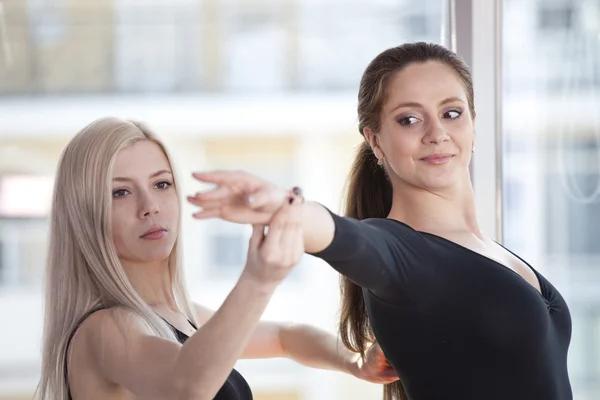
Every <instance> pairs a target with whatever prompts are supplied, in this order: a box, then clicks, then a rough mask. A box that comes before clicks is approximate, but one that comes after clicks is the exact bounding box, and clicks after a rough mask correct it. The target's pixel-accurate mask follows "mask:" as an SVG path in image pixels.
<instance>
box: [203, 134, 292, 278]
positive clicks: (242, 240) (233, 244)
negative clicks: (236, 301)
mask: <svg viewBox="0 0 600 400" xmlns="http://www.w3.org/2000/svg"><path fill="white" fill-rule="evenodd" d="M205 147H206V149H205V151H206V154H208V155H209V156H208V157H209V160H208V163H209V168H210V169H232V168H233V169H241V170H246V171H248V172H250V173H253V174H256V175H257V176H260V177H262V178H264V179H267V180H269V181H271V182H274V183H275V184H278V185H281V186H283V187H288V186H290V184H293V182H294V176H295V172H294V156H293V155H294V142H293V140H290V139H285V138H283V139H282V138H273V139H265V138H250V139H231V140H228V139H224V140H209V141H207V142H206V145H205ZM205 224H206V225H205V226H206V229H205V232H207V234H208V238H207V240H208V241H207V243H208V246H206V251H205V260H206V261H205V262H206V265H207V273H208V275H209V276H210V277H222V278H231V277H232V276H235V275H238V274H239V273H240V272H241V270H242V268H243V267H244V264H245V262H246V254H247V251H248V240H249V239H250V235H251V233H252V229H251V227H250V226H247V225H239V224H233V223H229V222H225V221H220V220H208V221H205ZM296 270H297V268H296V269H295V271H296Z"/></svg>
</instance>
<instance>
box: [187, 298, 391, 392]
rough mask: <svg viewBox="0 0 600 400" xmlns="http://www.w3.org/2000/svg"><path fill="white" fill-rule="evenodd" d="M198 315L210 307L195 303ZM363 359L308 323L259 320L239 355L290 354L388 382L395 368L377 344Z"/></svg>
mask: <svg viewBox="0 0 600 400" xmlns="http://www.w3.org/2000/svg"><path fill="white" fill-rule="evenodd" d="M195 306H196V311H197V314H198V319H199V320H200V321H201V322H202V321H206V320H208V319H210V317H211V316H212V314H213V311H212V310H210V309H208V308H206V307H203V306H201V305H198V304H196V305H195ZM367 353H368V355H367V360H366V362H365V363H363V361H362V360H361V359H360V356H359V355H358V354H356V353H353V352H351V351H350V350H348V349H346V348H345V347H344V346H343V344H342V342H341V340H339V339H338V338H337V337H336V336H334V335H332V334H330V333H329V332H327V331H324V330H322V329H319V328H316V327H314V326H312V325H308V324H293V323H278V322H271V321H261V322H259V324H258V326H257V327H256V330H255V331H254V332H253V334H252V337H251V338H250V340H249V342H248V345H247V346H246V348H245V349H244V352H243V353H242V357H241V358H276V357H286V358H290V359H292V360H294V361H296V362H298V363H300V364H302V365H305V366H307V367H311V368H319V369H328V370H335V371H340V372H344V373H347V374H350V375H353V376H355V377H357V378H359V379H363V380H365V381H369V382H373V383H390V382H393V381H395V380H397V379H398V376H397V375H396V372H395V371H394V370H393V368H392V367H391V366H390V364H389V363H388V361H387V360H386V358H385V356H384V355H383V352H382V351H381V349H380V348H379V346H377V345H373V346H372V348H371V349H370V350H369V351H368V352H367Z"/></svg>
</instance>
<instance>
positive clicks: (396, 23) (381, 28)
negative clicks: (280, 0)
mask: <svg viewBox="0 0 600 400" xmlns="http://www.w3.org/2000/svg"><path fill="white" fill-rule="evenodd" d="M299 7H300V11H299V15H298V24H299V42H298V46H299V49H298V50H299V55H298V58H299V59H298V74H299V87H301V88H306V89H315V88H318V89H321V90H322V89H326V90H336V91H341V90H355V89H356V88H357V87H358V84H359V81H360V77H361V75H362V73H363V71H364V70H365V68H366V67H367V64H368V63H369V62H370V61H371V59H372V58H373V56H374V55H376V54H378V53H380V52H381V51H383V50H385V49H387V48H390V47H394V46H397V45H399V44H400V43H402V42H405V41H415V40H430V41H434V42H439V41H440V40H441V35H440V32H441V29H440V26H441V21H442V8H443V2H442V1H438V0H435V1H431V0H402V1H396V0H394V1H392V0H380V1H377V2H375V3H373V2H365V1H362V0H344V1H341V0H336V1H330V2H327V3H322V2H315V1H305V2H300V3H299Z"/></svg>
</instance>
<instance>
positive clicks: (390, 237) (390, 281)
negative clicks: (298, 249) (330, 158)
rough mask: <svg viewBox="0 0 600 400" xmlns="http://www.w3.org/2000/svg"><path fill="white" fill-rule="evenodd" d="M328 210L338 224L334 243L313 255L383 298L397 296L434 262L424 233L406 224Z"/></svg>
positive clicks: (336, 224)
mask: <svg viewBox="0 0 600 400" xmlns="http://www.w3.org/2000/svg"><path fill="white" fill-rule="evenodd" d="M328 211H329V213H330V214H331V216H332V217H333V221H334V224H335V234H334V237H333V241H332V242H331V244H330V245H329V246H328V247H327V248H326V249H324V250H323V251H320V252H318V253H312V255H313V256H315V257H319V258H321V259H323V260H324V261H326V262H327V263H328V264H329V265H331V266H332V267H333V268H335V269H336V270H337V271H338V272H339V273H341V274H342V275H345V276H346V277H348V278H349V279H350V280H351V281H353V282H354V283H355V284H357V285H358V286H361V287H363V288H365V289H369V290H371V291H372V292H373V293H374V294H375V295H377V296H378V297H380V298H382V299H386V298H387V299H389V298H394V297H397V296H398V290H399V289H401V287H402V285H405V284H410V281H411V277H412V276H414V272H415V271H418V270H422V269H423V268H422V266H423V264H429V263H430V262H431V254H430V251H429V249H428V246H427V244H426V243H425V241H424V239H423V237H422V236H421V234H420V233H419V232H417V231H415V230H414V229H412V228H410V227H409V226H408V225H406V224H403V223H402V222H399V221H394V220H390V219H383V218H377V219H366V220H362V221H358V220H356V219H353V218H348V217H341V216H339V215H337V214H334V213H332V212H331V211H330V210H328Z"/></svg>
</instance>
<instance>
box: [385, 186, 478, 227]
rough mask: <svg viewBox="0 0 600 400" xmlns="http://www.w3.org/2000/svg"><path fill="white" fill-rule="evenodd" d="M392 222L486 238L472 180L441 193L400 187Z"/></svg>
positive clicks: (395, 199) (396, 196) (395, 196)
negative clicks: (468, 233)
mask: <svg viewBox="0 0 600 400" xmlns="http://www.w3.org/2000/svg"><path fill="white" fill-rule="evenodd" d="M396 186H397V187H398V190H394V194H393V200H392V209H391V210H390V213H389V218H392V219H396V220H399V221H402V222H405V223H406V224H408V225H410V226H411V227H413V228H414V229H416V230H418V231H423V232H430V233H442V232H457V231H462V232H464V231H468V232H471V233H473V234H475V235H476V236H478V237H480V238H483V233H482V232H481V230H480V229H479V226H478V224H477V218H476V210H475V196H474V193H473V187H472V186H471V182H470V179H469V177H468V176H467V177H466V178H465V179H462V180H461V181H460V182H459V183H457V184H456V185H454V186H452V187H449V188H446V189H445V190H442V191H439V192H433V191H427V190H424V189H420V188H417V187H414V186H408V185H406V184H401V185H396Z"/></svg>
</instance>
